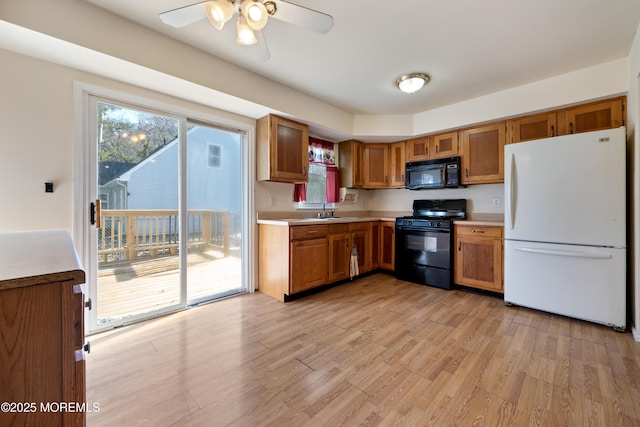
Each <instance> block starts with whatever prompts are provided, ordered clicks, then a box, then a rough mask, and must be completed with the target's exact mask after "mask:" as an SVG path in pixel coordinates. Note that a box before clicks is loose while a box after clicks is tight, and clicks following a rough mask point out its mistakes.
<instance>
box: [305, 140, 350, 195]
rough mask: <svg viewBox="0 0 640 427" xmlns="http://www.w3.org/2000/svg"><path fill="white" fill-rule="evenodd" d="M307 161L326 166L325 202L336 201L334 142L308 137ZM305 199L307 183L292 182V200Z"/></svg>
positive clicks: (337, 190) (336, 183) (337, 177)
mask: <svg viewBox="0 0 640 427" xmlns="http://www.w3.org/2000/svg"><path fill="white" fill-rule="evenodd" d="M309 163H321V164H324V165H326V167H327V203H335V202H337V201H338V197H339V196H338V194H339V186H340V183H339V182H338V181H339V175H338V168H337V167H336V166H335V164H336V152H335V144H334V143H333V142H329V141H324V140H322V139H318V138H313V137H310V138H309ZM305 200H307V184H306V183H304V182H303V183H300V184H294V187H293V201H294V202H304V201H305Z"/></svg>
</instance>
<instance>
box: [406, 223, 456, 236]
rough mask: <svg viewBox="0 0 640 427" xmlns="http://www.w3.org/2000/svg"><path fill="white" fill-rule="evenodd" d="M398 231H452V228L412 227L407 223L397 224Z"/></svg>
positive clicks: (447, 232)
mask: <svg viewBox="0 0 640 427" xmlns="http://www.w3.org/2000/svg"><path fill="white" fill-rule="evenodd" d="M396 231H418V232H420V233H427V232H429V233H443V234H444V233H446V234H449V233H451V230H446V229H444V228H422V227H411V226H405V225H397V226H396Z"/></svg>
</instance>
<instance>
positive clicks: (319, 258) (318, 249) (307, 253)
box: [289, 237, 328, 295]
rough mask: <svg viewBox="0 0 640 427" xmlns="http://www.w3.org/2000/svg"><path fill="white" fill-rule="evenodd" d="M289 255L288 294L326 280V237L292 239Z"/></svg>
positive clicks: (323, 282) (309, 287) (304, 289)
mask: <svg viewBox="0 0 640 427" xmlns="http://www.w3.org/2000/svg"><path fill="white" fill-rule="evenodd" d="M290 256H291V258H290V259H291V261H290V262H291V266H290V269H291V282H290V288H289V294H290V295H291V294H295V293H298V292H302V291H306V290H307V289H311V288H315V287H316V286H321V285H324V284H325V283H326V282H327V265H328V264H327V239H326V237H314V238H311V239H307V240H296V241H292V242H291V255H290Z"/></svg>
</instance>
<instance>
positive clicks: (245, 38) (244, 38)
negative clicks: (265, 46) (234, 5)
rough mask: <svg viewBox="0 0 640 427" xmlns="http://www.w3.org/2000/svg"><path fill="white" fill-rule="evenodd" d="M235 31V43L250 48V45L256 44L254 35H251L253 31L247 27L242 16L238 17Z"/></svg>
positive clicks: (256, 40)
mask: <svg viewBox="0 0 640 427" xmlns="http://www.w3.org/2000/svg"><path fill="white" fill-rule="evenodd" d="M236 31H237V35H236V43H238V44H241V45H244V46H250V45H252V44H256V43H258V39H257V38H256V35H255V34H254V33H253V30H252V29H251V27H250V26H249V25H247V23H246V22H245V20H244V17H243V16H242V15H240V16H239V17H238V24H237V26H236Z"/></svg>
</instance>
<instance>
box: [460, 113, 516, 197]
mask: <svg viewBox="0 0 640 427" xmlns="http://www.w3.org/2000/svg"><path fill="white" fill-rule="evenodd" d="M506 128H507V126H506V123H505V122H498V123H493V124H490V125H486V126H480V127H476V128H469V129H465V130H463V131H462V152H461V157H462V184H480V183H496V182H503V181H504V143H505V140H506Z"/></svg>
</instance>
